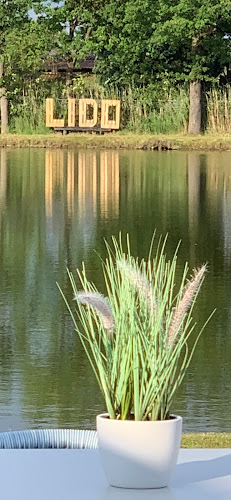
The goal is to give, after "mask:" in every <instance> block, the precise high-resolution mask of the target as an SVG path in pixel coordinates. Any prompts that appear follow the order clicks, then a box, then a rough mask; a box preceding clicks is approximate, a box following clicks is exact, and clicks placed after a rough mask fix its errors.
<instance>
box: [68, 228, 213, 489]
mask: <svg viewBox="0 0 231 500" xmlns="http://www.w3.org/2000/svg"><path fill="white" fill-rule="evenodd" d="M165 243H166V239H165V240H164V242H163V243H162V244H160V243H159V245H158V247H157V251H156V255H155V256H154V257H151V253H152V247H153V241H152V244H151V249H150V252H149V256H148V259H147V261H145V260H144V259H143V260H141V261H140V262H139V260H138V259H136V258H134V257H132V255H131V252H130V245H129V239H128V238H127V248H126V252H124V250H123V246H122V243H121V236H120V238H119V241H117V240H116V238H114V237H113V238H112V247H110V246H109V245H108V244H107V243H106V247H107V259H106V261H105V262H104V263H103V273H104V279H105V285H106V290H107V297H105V296H104V295H101V293H99V292H98V290H97V289H96V287H95V285H94V284H92V283H91V282H90V281H88V279H87V276H86V271H85V267H84V265H83V269H82V271H79V270H77V276H78V281H79V284H80V290H79V289H78V288H77V285H76V282H75V280H74V277H73V274H72V273H71V272H69V271H68V273H69V278H70V281H71V285H72V288H73V292H74V299H75V300H76V304H77V309H76V311H75V312H73V311H72V307H71V306H70V304H69V303H68V301H67V300H66V299H65V297H64V299H65V301H66V304H67V307H68V309H69V312H70V314H71V317H72V319H73V322H74V325H75V329H76V331H77V333H78V335H79V338H80V340H81V342H82V344H83V347H84V349H85V351H86V354H87V356H88V359H89V362H90V364H91V366H92V369H93V371H94V373H95V376H96V378H97V381H98V383H99V386H100V389H101V391H102V393H103V396H104V399H105V403H106V407H107V413H106V414H102V415H99V416H98V417H97V432H98V441H99V451H100V455H101V460H102V464H103V467H104V470H105V473H106V476H107V478H108V481H109V484H111V485H112V486H119V487H125V488H159V487H164V486H167V485H168V482H169V478H170V475H171V473H172V470H173V468H174V466H175V464H176V462H177V456H178V451H179V448H180V441H181V429H182V418H181V417H180V416H176V415H172V414H171V413H170V408H171V403H172V399H173V396H174V394H175V392H176V390H177V388H178V387H179V385H180V383H181V382H182V379H183V377H184V375H185V372H186V370H187V368H188V366H189V363H190V360H191V358H192V355H193V352H194V349H195V347H196V344H197V341H198V339H199V336H200V334H201V332H202V330H203V328H204V327H203V328H202V330H200V331H199V332H198V333H197V334H196V335H195V337H194V340H193V342H190V348H189V346H188V339H189V337H190V336H191V335H192V334H193V333H194V326H195V325H194V324H193V322H192V311H193V307H194V304H195V301H196V298H197V295H198V292H199V290H200V287H201V284H202V282H203V279H204V276H205V272H206V265H203V266H202V267H200V268H199V269H194V271H193V275H192V277H191V278H190V279H189V280H187V273H188V265H187V264H186V265H185V268H184V271H183V276H182V279H181V281H180V285H179V287H178V290H177V291H176V289H175V275H176V264H177V251H178V248H177V250H176V252H175V255H174V257H173V259H172V261H169V260H167V258H166V255H165V253H164V252H165ZM206 323H207V322H206ZM204 326H205V325H204Z"/></svg>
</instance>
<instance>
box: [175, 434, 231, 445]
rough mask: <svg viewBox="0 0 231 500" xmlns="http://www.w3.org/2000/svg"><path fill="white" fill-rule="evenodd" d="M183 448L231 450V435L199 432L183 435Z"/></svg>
mask: <svg viewBox="0 0 231 500" xmlns="http://www.w3.org/2000/svg"><path fill="white" fill-rule="evenodd" d="M181 448H231V433H227V432H199V433H190V434H182V438H181Z"/></svg>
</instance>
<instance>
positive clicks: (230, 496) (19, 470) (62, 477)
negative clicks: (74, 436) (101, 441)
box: [0, 449, 231, 500]
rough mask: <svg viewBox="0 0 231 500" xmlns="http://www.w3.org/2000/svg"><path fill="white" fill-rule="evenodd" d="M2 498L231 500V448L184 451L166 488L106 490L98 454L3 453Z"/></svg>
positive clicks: (0, 463) (0, 456) (0, 460)
mask: <svg viewBox="0 0 231 500" xmlns="http://www.w3.org/2000/svg"><path fill="white" fill-rule="evenodd" d="M0 499H2V500H73V499H75V500H78V499H79V500H150V499H152V500H231V449H220V450H218V449H212V450H211V449H210V450H208V449H207V450H206V449H202V450H196V449H193V450H180V454H179V459H178V464H177V467H176V469H175V473H174V474H173V477H172V481H171V484H170V486H169V487H168V488H162V489H159V490H126V489H122V488H114V487H111V486H108V484H107V481H106V478H105V476H104V472H103V470H102V469H101V464H100V459H99V455H98V450H0Z"/></svg>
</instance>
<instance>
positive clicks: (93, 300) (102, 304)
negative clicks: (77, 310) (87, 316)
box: [74, 291, 114, 331]
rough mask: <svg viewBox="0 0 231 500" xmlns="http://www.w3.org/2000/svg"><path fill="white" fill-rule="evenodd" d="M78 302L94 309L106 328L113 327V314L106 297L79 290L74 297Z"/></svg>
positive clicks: (109, 329)
mask: <svg viewBox="0 0 231 500" xmlns="http://www.w3.org/2000/svg"><path fill="white" fill-rule="evenodd" d="M74 299H75V300H77V301H78V302H80V304H83V305H88V306H91V307H93V308H94V309H96V311H97V313H98V315H99V317H100V318H101V320H102V323H103V326H104V328H105V329H106V330H108V331H111V330H112V329H113V328H114V316H113V314H112V310H111V307H110V304H109V302H108V299H107V297H104V296H103V295H101V294H100V293H96V292H84V291H83V292H79V293H77V294H76V295H75V297H74Z"/></svg>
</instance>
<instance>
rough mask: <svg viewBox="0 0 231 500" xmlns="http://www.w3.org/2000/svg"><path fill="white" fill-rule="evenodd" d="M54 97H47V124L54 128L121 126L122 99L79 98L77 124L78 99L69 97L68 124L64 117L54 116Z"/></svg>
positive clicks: (109, 127)
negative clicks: (98, 100) (98, 99)
mask: <svg viewBox="0 0 231 500" xmlns="http://www.w3.org/2000/svg"><path fill="white" fill-rule="evenodd" d="M54 106H55V103H54V99H46V126H47V127H53V128H61V129H62V128H65V127H68V129H69V130H71V129H72V128H73V129H74V128H75V129H76V130H78V129H86V128H89V129H94V128H96V127H97V125H98V126H99V123H100V128H101V129H104V130H118V129H119V126H120V101H119V100H117V99H102V100H101V101H100V103H97V102H96V101H95V99H79V100H78V126H76V121H77V120H76V99H68V114H67V125H65V123H64V119H63V118H61V119H60V118H54Z"/></svg>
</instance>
